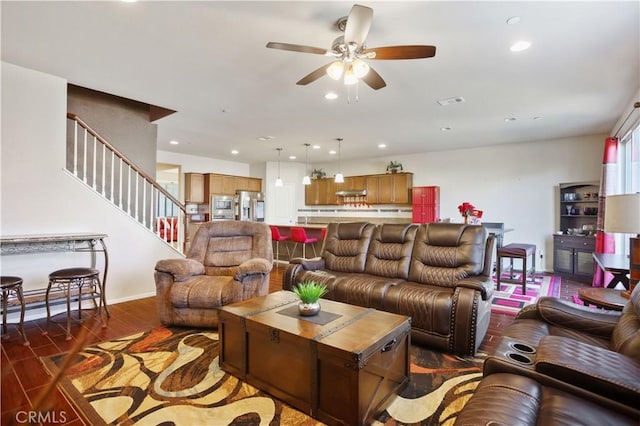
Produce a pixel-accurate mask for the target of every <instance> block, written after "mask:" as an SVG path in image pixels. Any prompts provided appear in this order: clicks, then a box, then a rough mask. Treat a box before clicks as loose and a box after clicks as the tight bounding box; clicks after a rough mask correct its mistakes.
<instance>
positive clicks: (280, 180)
mask: <svg viewBox="0 0 640 426" xmlns="http://www.w3.org/2000/svg"><path fill="white" fill-rule="evenodd" d="M276 149H277V150H278V178H277V179H276V186H278V187H279V186H282V179H280V152H282V148H276Z"/></svg>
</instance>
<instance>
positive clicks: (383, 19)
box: [1, 1, 640, 163]
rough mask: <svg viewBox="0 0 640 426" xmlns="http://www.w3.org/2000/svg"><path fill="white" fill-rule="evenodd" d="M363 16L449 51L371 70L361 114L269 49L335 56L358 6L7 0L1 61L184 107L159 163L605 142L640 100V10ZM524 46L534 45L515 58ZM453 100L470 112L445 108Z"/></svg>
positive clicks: (327, 84) (478, 7)
mask: <svg viewBox="0 0 640 426" xmlns="http://www.w3.org/2000/svg"><path fill="white" fill-rule="evenodd" d="M361 4H364V5H367V6H370V7H372V8H373V10H374V16H373V25H372V27H371V31H370V33H369V36H368V38H367V46H369V47H378V46H388V45H402V44H427V45H435V46H436V47H437V52H436V56H435V57H434V58H430V59H418V60H405V61H401V60H397V61H373V60H372V61H369V63H370V64H371V65H372V66H373V67H374V68H375V69H376V71H378V73H379V74H380V75H381V76H382V77H383V78H384V79H385V81H386V83H387V87H385V88H383V89H381V90H379V91H374V90H372V89H370V88H369V87H368V86H366V85H364V84H360V85H359V89H358V92H359V93H358V95H359V100H358V101H357V102H356V100H355V92H354V91H352V92H351V96H350V97H351V102H350V103H347V89H346V87H345V86H344V85H342V84H341V83H339V82H335V81H333V80H331V79H330V78H328V77H323V78H321V79H320V80H318V81H316V82H314V83H312V84H310V85H308V86H297V85H296V84H295V83H296V81H298V80H299V79H300V78H301V77H303V76H305V75H306V74H308V73H309V72H311V71H313V70H315V69H316V68H319V67H320V66H322V65H324V64H326V63H328V62H329V61H330V58H327V57H324V56H320V55H311V54H304V53H295V52H288V51H282V50H274V49H267V48H266V47H265V45H266V43H267V42H269V41H277V42H286V43H294V44H302V45H309V46H315V47H320V48H330V45H331V42H332V41H333V39H334V38H335V37H337V36H338V35H340V34H341V33H340V32H339V30H338V29H337V28H336V27H335V26H334V23H335V21H336V20H337V19H338V18H340V17H341V16H345V15H347V14H348V13H349V10H350V9H351V6H352V5H353V2H343V1H332V2H310V1H304V2H284V1H278V2H272V1H259V2H243V1H235V2H217V1H209V2H207V1H201V2H182V1H173V2H144V1H141V2H137V3H124V2H120V1H112V2H56V1H46V2H22V1H20V2H10V1H2V3H1V7H2V9H1V13H2V60H3V61H6V62H11V63H13V64H16V65H21V66H24V67H27V68H31V69H35V70H40V71H43V72H46V73H49V74H53V75H57V76H60V77H63V78H65V79H67V80H68V81H69V82H70V83H73V84H76V85H80V86H84V87H88V88H91V89H95V90H100V91H104V92H107V93H112V94H115V95H119V96H123V97H127V98H131V99H135V100H139V101H142V102H147V103H150V104H154V105H158V106H162V107H165V108H169V109H173V110H176V111H177V113H175V114H173V115H170V116H168V117H166V118H163V119H161V120H159V121H158V122H157V124H158V149H160V150H164V151H173V152H181V153H186V154H193V155H200V156H207V157H214V158H220V159H225V160H230V161H240V162H249V163H252V162H260V161H265V160H276V159H277V151H276V148H277V147H282V148H283V151H282V154H283V159H284V158H286V157H287V156H289V155H297V156H298V160H302V161H304V155H305V154H304V152H305V148H304V146H303V144H304V143H311V144H318V145H320V146H321V149H319V150H317V151H315V150H312V151H310V153H309V160H310V162H312V163H318V162H325V161H332V160H335V156H330V155H329V154H328V150H329V149H336V148H337V142H336V141H335V138H338V137H341V138H344V141H343V142H342V159H343V160H345V159H354V158H359V157H360V158H361V157H363V156H364V157H379V156H384V157H388V158H395V157H396V156H400V155H408V154H411V153H415V152H426V151H433V150H444V149H455V148H468V147H474V146H482V145H495V144H505V143H518V142H526V141H535V140H542V139H550V138H563V137H571V136H579V135H590V134H602V133H609V132H610V131H611V129H612V128H613V126H614V125H615V123H616V121H617V120H618V118H619V117H621V116H622V115H623V114H625V113H626V111H625V108H627V105H628V103H629V102H630V101H633V100H635V99H631V98H632V96H633V95H634V94H636V93H637V92H638V89H639V88H640V12H639V10H640V2H638V1H627V2H613V1H595V2H552V1H544V2H543V1H534V2H523V1H510V2H508V1H497V2H483V1H474V2H458V1H447V2H436V1H428V2H425V1H422V2H418V1H414V2H400V1H394V2H378V1H367V2H362V3H361ZM511 16H519V17H520V18H521V21H520V22H519V23H518V24H516V25H508V24H507V23H506V21H507V19H508V18H509V17H511ZM519 39H528V40H529V41H531V43H532V46H531V48H530V49H529V50H527V51H524V52H520V53H512V52H510V51H509V46H510V44H512V43H513V42H514V41H517V40H519ZM329 90H333V91H335V92H336V93H338V95H339V96H340V97H339V98H338V99H337V100H335V101H327V100H325V99H324V98H323V94H324V93H325V92H327V91H329ZM450 97H463V98H464V99H465V101H466V102H464V103H460V104H455V105H450V106H445V107H443V106H439V105H438V103H437V102H436V101H437V100H439V99H443V98H450ZM507 117H515V118H516V119H517V120H516V121H512V122H508V123H507V122H505V118H507ZM534 117H540V118H539V119H537V120H534V119H533V118H534ZM89 124H90V123H89ZM443 127H450V128H451V130H450V131H446V132H445V131H442V130H441V128H443ZM260 136H274V137H275V138H274V139H271V140H268V141H266V142H261V141H259V140H258V139H257V138H258V137H260ZM172 139H175V140H178V141H180V145H177V146H173V145H169V141H170V140H172ZM380 143H385V144H386V145H387V148H386V149H385V150H384V151H382V150H379V149H378V148H377V145H378V144H380ZM232 149H237V150H238V151H239V152H240V153H239V154H238V155H235V156H234V155H231V153H230V151H231V150H232Z"/></svg>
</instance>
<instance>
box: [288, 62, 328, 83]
mask: <svg viewBox="0 0 640 426" xmlns="http://www.w3.org/2000/svg"><path fill="white" fill-rule="evenodd" d="M329 65H331V63H328V64H327V65H323V66H321V67H320V68H318V69H317V70H315V71H313V72H311V73H309V74H307V75H306V76H304V77H302V78H301V79H300V80H298V82H297V83H296V84H299V85H300V86H305V85H307V84H309V83H313V82H314V81H316V80H317V79H319V78H320V77H322V76H323V75H327V68H329Z"/></svg>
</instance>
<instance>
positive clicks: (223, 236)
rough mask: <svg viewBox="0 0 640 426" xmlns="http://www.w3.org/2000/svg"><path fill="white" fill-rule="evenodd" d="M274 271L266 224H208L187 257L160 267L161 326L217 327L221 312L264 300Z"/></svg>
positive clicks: (162, 262)
mask: <svg viewBox="0 0 640 426" xmlns="http://www.w3.org/2000/svg"><path fill="white" fill-rule="evenodd" d="M272 268H273V249H272V245H271V230H270V229H269V226H268V225H266V224H265V223H259V222H248V221H219V222H208V223H205V224H203V225H201V226H200V228H199V229H198V231H197V232H196V234H195V236H194V238H193V241H192V243H191V247H190V249H189V252H188V254H187V257H186V259H165V260H160V261H158V262H157V263H156V267H155V282H156V303H157V307H158V315H159V317H160V321H161V322H162V323H163V324H167V325H168V324H174V325H185V326H193V327H214V328H215V327H217V326H218V308H219V307H220V306H223V305H227V304H229V303H233V302H238V301H241V300H246V299H250V298H252V297H256V296H264V295H266V294H267V293H268V292H269V273H270V272H271V269H272Z"/></svg>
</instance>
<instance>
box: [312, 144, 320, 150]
mask: <svg viewBox="0 0 640 426" xmlns="http://www.w3.org/2000/svg"><path fill="white" fill-rule="evenodd" d="M311 148H313V149H320V145H313V146H312V147H311Z"/></svg>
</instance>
